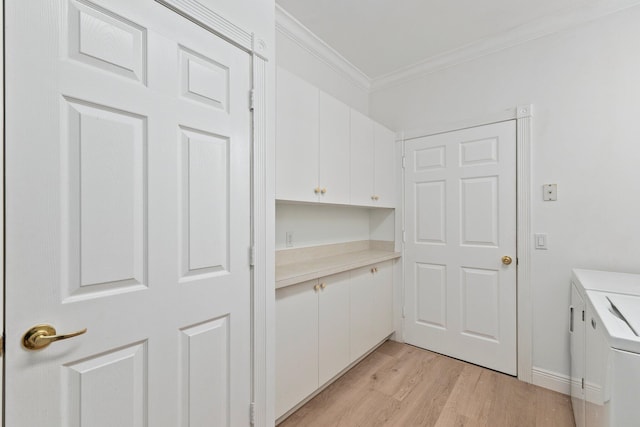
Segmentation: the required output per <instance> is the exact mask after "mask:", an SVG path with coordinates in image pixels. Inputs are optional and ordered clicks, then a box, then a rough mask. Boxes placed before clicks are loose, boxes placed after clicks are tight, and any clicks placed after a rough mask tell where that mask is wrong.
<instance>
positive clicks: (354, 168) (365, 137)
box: [351, 109, 374, 206]
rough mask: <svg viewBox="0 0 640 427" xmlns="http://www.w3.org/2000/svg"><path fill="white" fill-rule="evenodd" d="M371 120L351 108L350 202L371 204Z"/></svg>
mask: <svg viewBox="0 0 640 427" xmlns="http://www.w3.org/2000/svg"><path fill="white" fill-rule="evenodd" d="M373 149H374V148H373V121H372V120H371V119H370V118H369V117H367V116H365V115H364V114H361V113H359V112H358V111H356V110H353V109H352V110H351V204H354V205H364V206H373V205H374V204H373V185H374V183H373V168H374V157H373Z"/></svg>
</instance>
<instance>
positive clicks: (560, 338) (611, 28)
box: [370, 7, 640, 375]
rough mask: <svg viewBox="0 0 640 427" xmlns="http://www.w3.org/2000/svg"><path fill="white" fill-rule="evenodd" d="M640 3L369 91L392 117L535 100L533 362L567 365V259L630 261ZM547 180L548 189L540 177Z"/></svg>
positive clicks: (639, 201)
mask: <svg viewBox="0 0 640 427" xmlns="http://www.w3.org/2000/svg"><path fill="white" fill-rule="evenodd" d="M639 22H640V7H635V8H632V9H627V10H625V11H623V12H620V13H617V14H614V15H610V16H609V17H606V18H602V19H600V20H598V21H595V22H591V23H589V24H586V25H583V26H580V27H577V28H574V29H571V30H568V31H564V32H562V33H558V34H555V35H552V36H547V37H545V38H542V39H538V40H535V41H532V42H529V43H527V44H524V45H521V46H518V47H515V48H511V49H508V50H504V51H501V52H498V53H495V54H492V55H490V56H486V57H483V58H480V59H477V60H474V61H471V62H467V63H464V64H461V65H457V66H454V67H451V68H448V69H446V70H443V71H439V72H436V73H433V74H429V75H426V76H423V77H421V78H419V79H416V80H414V81H411V82H408V83H405V84H402V85H400V86H397V87H394V88H389V89H384V90H381V91H379V92H375V93H373V94H372V96H371V105H370V111H371V114H372V116H373V117H374V118H375V119H376V120H379V121H381V122H383V123H385V124H386V125H387V126H389V127H390V128H392V129H396V130H407V131H411V130H419V129H421V128H426V127H429V126H431V125H434V124H436V125H437V124H441V123H451V122H456V121H459V120H465V119H473V118H478V117H479V118H482V117H485V116H486V115H487V114H488V113H497V112H500V111H503V110H504V109H506V108H510V107H515V106H516V105H518V104H529V103H531V104H533V105H534V119H533V120H534V122H533V152H532V155H533V159H532V166H533V168H532V170H533V177H532V179H533V181H532V182H533V189H534V193H533V203H532V210H533V211H532V228H533V231H534V232H546V233H548V234H549V238H548V244H549V250H547V251H534V252H533V260H532V262H533V264H532V286H533V293H534V300H533V302H532V303H533V310H534V330H533V336H534V349H533V353H534V354H533V364H534V366H535V367H537V368H541V369H545V370H548V371H552V372H555V373H558V374H565V375H566V374H568V373H569V344H568V334H567V328H568V320H569V317H568V313H567V307H568V305H569V280H570V272H571V268H573V267H581V268H593V269H603V270H617V271H625V272H636V273H637V272H640V167H639V164H640V126H639V125H638V122H639V118H640V53H639V52H640V25H639V24H638V23H639ZM545 183H557V184H558V201H557V202H543V201H542V185H543V184H545Z"/></svg>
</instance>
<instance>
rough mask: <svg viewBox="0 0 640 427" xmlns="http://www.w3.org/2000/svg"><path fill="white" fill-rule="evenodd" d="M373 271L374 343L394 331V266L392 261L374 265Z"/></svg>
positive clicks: (372, 322)
mask: <svg viewBox="0 0 640 427" xmlns="http://www.w3.org/2000/svg"><path fill="white" fill-rule="evenodd" d="M374 268H375V272H374V273H373V290H372V293H373V298H372V304H373V306H374V308H373V313H374V315H373V318H372V319H371V324H372V328H373V333H374V337H373V341H374V344H377V343H379V342H380V341H382V340H383V339H385V338H386V337H388V336H389V335H390V334H391V333H392V332H393V267H392V264H391V261H386V262H383V263H380V264H377V265H375V266H374Z"/></svg>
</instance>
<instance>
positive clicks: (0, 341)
mask: <svg viewBox="0 0 640 427" xmlns="http://www.w3.org/2000/svg"><path fill="white" fill-rule="evenodd" d="M2 356H4V335H0V357H2Z"/></svg>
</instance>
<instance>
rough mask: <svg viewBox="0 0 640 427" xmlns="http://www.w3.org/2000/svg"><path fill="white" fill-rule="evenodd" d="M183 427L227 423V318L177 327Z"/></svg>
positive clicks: (228, 399) (228, 398) (228, 396)
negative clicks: (179, 347) (179, 333)
mask: <svg viewBox="0 0 640 427" xmlns="http://www.w3.org/2000/svg"><path fill="white" fill-rule="evenodd" d="M180 337H181V342H180V346H181V367H180V370H181V371H180V382H181V392H182V399H181V403H182V408H181V411H180V412H181V418H182V423H183V424H182V425H183V426H185V427H186V426H194V427H195V426H228V425H229V402H230V395H229V317H228V316H225V317H222V318H220V319H215V320H211V321H208V322H204V323H201V324H199V325H195V326H191V327H187V328H184V329H182V330H181V335H180Z"/></svg>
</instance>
